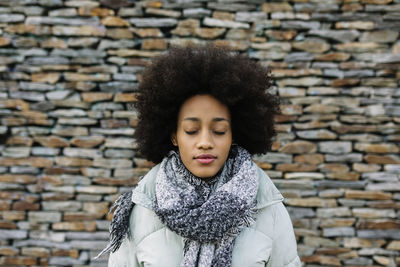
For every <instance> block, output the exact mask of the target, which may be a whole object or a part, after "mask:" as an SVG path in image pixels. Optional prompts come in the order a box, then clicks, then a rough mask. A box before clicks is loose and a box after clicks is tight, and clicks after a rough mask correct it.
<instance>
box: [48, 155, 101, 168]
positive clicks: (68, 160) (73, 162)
mask: <svg viewBox="0 0 400 267" xmlns="http://www.w3.org/2000/svg"><path fill="white" fill-rule="evenodd" d="M55 161H56V164H57V165H61V166H70V167H85V166H86V167H87V166H92V165H93V161H92V160H90V159H84V158H72V157H55Z"/></svg>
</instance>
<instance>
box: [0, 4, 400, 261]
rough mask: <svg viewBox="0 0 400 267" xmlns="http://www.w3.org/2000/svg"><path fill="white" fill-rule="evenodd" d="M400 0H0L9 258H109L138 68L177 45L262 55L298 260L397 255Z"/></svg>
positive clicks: (0, 105)
mask: <svg viewBox="0 0 400 267" xmlns="http://www.w3.org/2000/svg"><path fill="white" fill-rule="evenodd" d="M399 30H400V1H399V0H324V1H315V0H295V1H275V2H269V1H268V3H263V1H261V0H252V1H235V0H221V1H211V0H210V1H196V0H187V1H162V2H161V1H128V0H113V1H111V0H102V1H93V0H84V1H83V0H82V1H77V0H64V1H62V0H0V77H1V78H0V120H1V125H0V140H1V142H0V266H18V265H19V266H106V260H107V257H103V258H102V259H100V260H97V261H94V260H93V257H94V256H95V255H96V254H97V253H98V252H99V250H100V249H102V248H103V247H104V246H105V245H106V243H107V240H108V226H109V220H110V219H111V217H112V215H110V214H107V211H108V208H109V207H110V205H111V203H112V202H114V200H115V199H116V198H117V197H118V196H119V195H120V194H121V193H122V192H125V191H127V190H130V188H132V186H134V185H136V183H137V181H138V179H139V177H140V176H141V175H143V174H145V173H146V172H147V171H148V170H149V168H151V166H152V164H151V163H150V162H147V161H146V160H144V159H142V158H140V157H138V156H136V152H137V147H136V142H135V140H134V139H133V137H132V136H133V133H134V131H135V126H136V124H137V116H136V115H137V114H136V112H135V110H134V108H133V105H132V104H133V103H134V102H135V101H136V97H137V91H136V88H137V85H138V82H139V81H140V79H141V76H140V75H141V72H142V70H143V69H144V67H145V66H146V65H147V64H148V62H149V61H150V60H151V58H152V57H154V56H156V55H158V54H160V53H162V52H163V51H165V50H166V49H167V48H168V47H170V46H171V45H187V44H189V43H194V44H205V43H209V42H212V43H215V44H217V45H225V46H229V47H231V48H232V49H233V50H236V51H239V52H240V53H247V54H248V55H249V56H250V57H251V58H253V59H254V60H257V61H259V62H260V63H262V64H264V65H265V66H269V67H270V68H271V70H272V74H273V77H274V79H275V83H274V86H273V88H272V91H273V93H276V94H278V95H280V96H281V97H282V114H281V115H279V116H278V117H277V118H276V121H277V130H278V135H277V137H276V140H275V142H274V145H273V151H272V152H270V153H268V154H267V155H262V156H255V157H254V159H255V161H256V162H257V163H258V165H259V166H260V167H262V168H263V169H265V171H266V172H267V173H268V174H269V175H270V177H271V178H272V179H273V181H274V182H275V184H276V185H277V186H278V188H279V189H280V190H281V192H282V193H283V194H284V196H285V204H286V205H287V207H288V210H289V213H290V215H291V218H292V220H293V224H294V227H295V233H296V237H297V240H298V250H299V254H300V255H301V259H302V261H303V262H304V264H305V266H310V267H312V266H313V267H316V266H398V265H400V230H399V229H400V220H399V217H400V216H399V215H400V211H399V210H400V180H399V177H400V156H399V141H400V90H399V86H400V82H399V81H400V71H399V69H400V42H399Z"/></svg>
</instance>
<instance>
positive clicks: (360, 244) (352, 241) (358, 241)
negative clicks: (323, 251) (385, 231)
mask: <svg viewBox="0 0 400 267" xmlns="http://www.w3.org/2000/svg"><path fill="white" fill-rule="evenodd" d="M385 243H386V241H385V240H382V239H375V240H370V239H365V238H358V237H345V238H344V239H343V246H344V247H347V248H371V247H378V248H379V247H382V246H383V245H384V244H385Z"/></svg>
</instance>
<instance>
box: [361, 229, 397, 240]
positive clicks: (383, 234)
mask: <svg viewBox="0 0 400 267" xmlns="http://www.w3.org/2000/svg"><path fill="white" fill-rule="evenodd" d="M357 236H358V237H360V238H369V239H370V238H390V239H400V231H399V230H398V229H389V230H380V229H374V230H357Z"/></svg>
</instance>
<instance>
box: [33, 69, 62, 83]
mask: <svg viewBox="0 0 400 267" xmlns="http://www.w3.org/2000/svg"><path fill="white" fill-rule="evenodd" d="M31 79H32V82H38V83H50V84H54V83H56V82H57V81H58V80H59V79H60V73H57V72H47V73H34V74H32V75H31Z"/></svg>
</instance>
